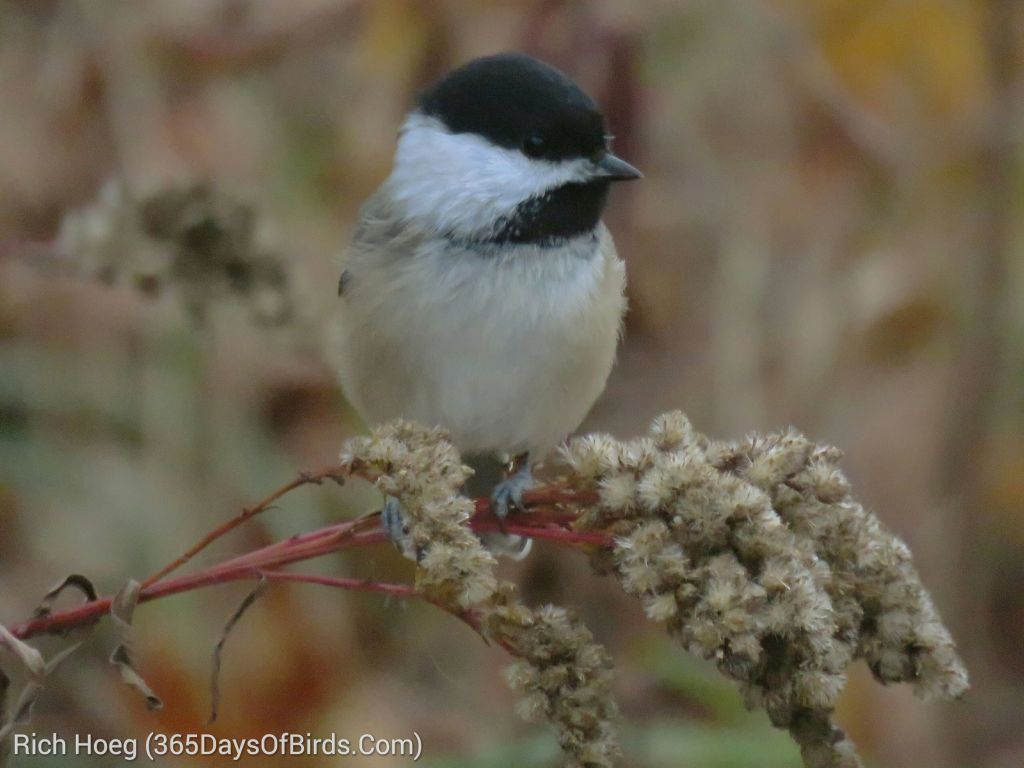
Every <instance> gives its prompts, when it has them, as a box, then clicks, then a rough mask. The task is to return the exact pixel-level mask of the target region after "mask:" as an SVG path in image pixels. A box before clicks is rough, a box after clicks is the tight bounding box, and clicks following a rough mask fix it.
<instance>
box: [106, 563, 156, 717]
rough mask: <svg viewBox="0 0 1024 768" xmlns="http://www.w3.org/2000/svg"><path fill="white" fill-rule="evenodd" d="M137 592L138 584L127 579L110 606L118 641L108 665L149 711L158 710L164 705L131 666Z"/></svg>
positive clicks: (133, 580) (137, 599)
mask: <svg viewBox="0 0 1024 768" xmlns="http://www.w3.org/2000/svg"><path fill="white" fill-rule="evenodd" d="M139 590H140V585H139V582H137V581H135V579H129V580H128V583H127V584H125V585H124V586H123V587H122V588H121V591H120V592H118V593H117V595H116V596H115V597H114V601H113V602H112V603H111V604H110V618H111V619H112V620H113V622H114V627H115V628H116V629H117V634H118V639H119V640H120V642H119V643H118V645H117V647H116V648H114V652H113V653H111V654H110V663H111V664H113V665H114V666H116V667H117V670H118V672H120V673H121V679H122V680H124V682H125V684H126V685H128V686H130V687H132V688H134V689H135V690H136V691H138V692H139V693H140V694H142V696H143V697H144V698H145V699H146V706H147V707H148V708H149V709H151V710H152V709H160V708H162V707H163V705H164V703H163V701H161V700H160V697H159V696H157V695H156V693H154V692H153V689H152V688H150V687H149V685H148V684H147V683H146V681H145V680H143V679H142V675H140V674H139V673H138V671H136V669H135V666H134V665H133V664H132V658H131V647H130V637H131V629H132V616H133V615H134V613H135V606H136V605H137V604H138V602H139Z"/></svg>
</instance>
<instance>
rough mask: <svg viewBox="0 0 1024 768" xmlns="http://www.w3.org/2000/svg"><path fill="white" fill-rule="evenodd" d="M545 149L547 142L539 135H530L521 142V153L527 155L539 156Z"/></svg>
mask: <svg viewBox="0 0 1024 768" xmlns="http://www.w3.org/2000/svg"><path fill="white" fill-rule="evenodd" d="M545 149H547V143H546V142H545V141H544V139H543V137H541V136H531V137H530V138H528V139H527V140H526V141H524V142H523V154H525V155H526V156H527V157H540V156H541V155H543V154H544V150H545Z"/></svg>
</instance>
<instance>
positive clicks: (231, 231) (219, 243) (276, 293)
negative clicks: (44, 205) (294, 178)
mask: <svg viewBox="0 0 1024 768" xmlns="http://www.w3.org/2000/svg"><path fill="white" fill-rule="evenodd" d="M271 240H272V238H271V236H270V234H269V231H268V229H267V227H266V225H265V223H264V221H263V219H261V218H260V217H258V216H257V215H256V211H255V209H254V208H253V207H252V206H251V205H249V204H247V203H244V202H241V201H239V200H237V199H235V198H233V197H231V196H229V195H226V194H224V193H222V192H221V191H219V190H217V189H216V188H214V187H213V186H212V185H210V184H208V183H194V184H186V185H181V186H171V187H166V188H161V189H159V190H158V191H156V192H153V193H151V194H145V195H139V196H134V195H132V194H129V193H128V192H127V191H126V190H125V188H124V187H123V186H122V185H121V184H119V183H117V182H111V183H109V184H107V186H106V187H105V188H104V189H103V191H102V193H101V194H100V196H99V197H98V198H97V200H96V201H95V202H94V203H92V204H91V205H89V206H87V207H85V208H82V209H80V210H77V211H74V212H72V213H70V214H68V215H66V216H65V217H64V219H63V220H62V221H61V231H60V235H59V238H58V241H57V251H58V253H59V254H60V255H61V256H62V257H64V260H65V261H66V262H68V263H70V264H73V265H74V268H75V269H76V270H77V271H78V272H79V273H80V274H84V275H86V276H89V277H93V278H95V279H99V280H101V281H103V282H106V283H116V282H127V283H128V284H130V285H133V286H134V287H136V288H138V289H139V290H141V291H142V292H143V293H145V294H147V295H157V294H160V293H163V292H169V291H175V292H177V294H178V295H179V296H180V299H181V301H182V302H183V304H184V306H185V308H186V309H187V311H188V312H189V313H190V314H191V315H192V316H193V317H196V318H200V319H201V318H203V317H205V316H206V314H207V312H208V308H209V307H210V306H211V303H212V302H213V301H215V300H216V299H219V298H221V297H223V296H228V295H229V296H233V297H235V298H236V299H239V300H241V301H243V302H244V303H245V304H246V305H247V306H248V308H249V310H250V311H251V313H252V315H253V317H254V318H255V319H256V320H257V321H259V322H261V323H264V324H268V325H280V324H283V323H284V322H286V321H287V320H289V319H290V318H291V317H292V314H293V309H294V307H293V298H292V296H291V293H290V290H291V287H290V284H289V277H288V274H287V272H286V270H285V260H284V258H283V257H282V255H281V254H280V253H279V252H278V251H277V250H276V248H275V247H274V246H273V244H272V243H271Z"/></svg>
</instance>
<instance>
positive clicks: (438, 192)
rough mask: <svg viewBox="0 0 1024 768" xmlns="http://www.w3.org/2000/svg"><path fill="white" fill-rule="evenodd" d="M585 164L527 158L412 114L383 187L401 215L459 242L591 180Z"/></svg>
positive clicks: (589, 163)
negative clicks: (536, 200)
mask: <svg viewBox="0 0 1024 768" xmlns="http://www.w3.org/2000/svg"><path fill="white" fill-rule="evenodd" d="M592 169H593V165H592V163H591V161H589V160H586V159H583V158H580V159H574V160H568V161H562V162H557V163H556V162H550V161H546V160H533V159H531V158H528V157H526V156H525V155H524V154H523V153H521V152H519V151H518V150H513V149H506V148H504V147H498V146H495V145H493V144H491V143H490V142H488V141H487V140H486V139H484V138H483V137H481V136H477V135H476V134H472V133H457V134H453V133H450V132H449V131H448V130H447V129H446V128H445V127H444V126H443V125H442V124H441V123H440V122H439V121H438V120H436V119H434V118H432V117H428V116H426V115H423V114H421V113H418V112H417V113H413V114H412V115H410V117H409V119H408V120H406V122H405V125H403V126H402V130H401V134H400V136H399V139H398V149H397V150H396V152H395V165H394V169H393V170H392V172H391V176H390V177H389V178H388V181H387V182H386V183H387V187H388V190H389V192H390V193H391V198H392V201H393V202H394V203H395V205H396V206H397V208H398V210H400V211H401V212H402V213H403V214H404V215H405V216H407V217H408V218H410V219H413V220H414V221H416V222H417V223H418V224H420V225H421V226H423V227H426V228H428V229H431V230H434V231H437V232H441V233H445V234H448V233H451V234H455V235H459V236H463V237H469V236H473V235H479V234H481V233H488V232H490V231H491V230H493V228H494V226H495V224H496V223H497V222H498V221H499V220H500V219H501V218H502V217H505V216H509V215H511V214H512V212H513V211H515V209H516V206H517V205H519V204H520V203H521V202H523V201H524V200H528V199H530V198H531V197H538V196H540V195H542V194H544V193H545V192H547V191H549V190H552V189H555V188H557V187H559V186H561V185H563V184H566V183H569V182H574V181H583V180H585V179H587V178H589V177H591V176H592Z"/></svg>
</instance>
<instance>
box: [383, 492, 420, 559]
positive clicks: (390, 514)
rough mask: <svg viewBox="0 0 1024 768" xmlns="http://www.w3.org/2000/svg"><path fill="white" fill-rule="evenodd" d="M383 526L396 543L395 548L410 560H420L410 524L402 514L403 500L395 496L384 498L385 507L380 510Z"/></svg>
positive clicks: (392, 541)
mask: <svg viewBox="0 0 1024 768" xmlns="http://www.w3.org/2000/svg"><path fill="white" fill-rule="evenodd" d="M380 521H381V526H382V527H383V528H384V532H385V533H386V534H387V535H388V538H389V539H391V543H392V544H394V545H395V549H397V550H398V551H399V552H401V553H402V554H403V555H404V556H405V557H407V558H409V559H410V560H418V559H419V558H418V556H417V552H416V545H415V544H414V543H413V540H412V537H411V536H410V535H409V526H408V525H406V524H405V518H404V516H403V515H402V502H400V501H399V500H398V499H396V498H395V497H394V496H387V497H386V498H385V499H384V507H383V508H382V509H381V511H380Z"/></svg>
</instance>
